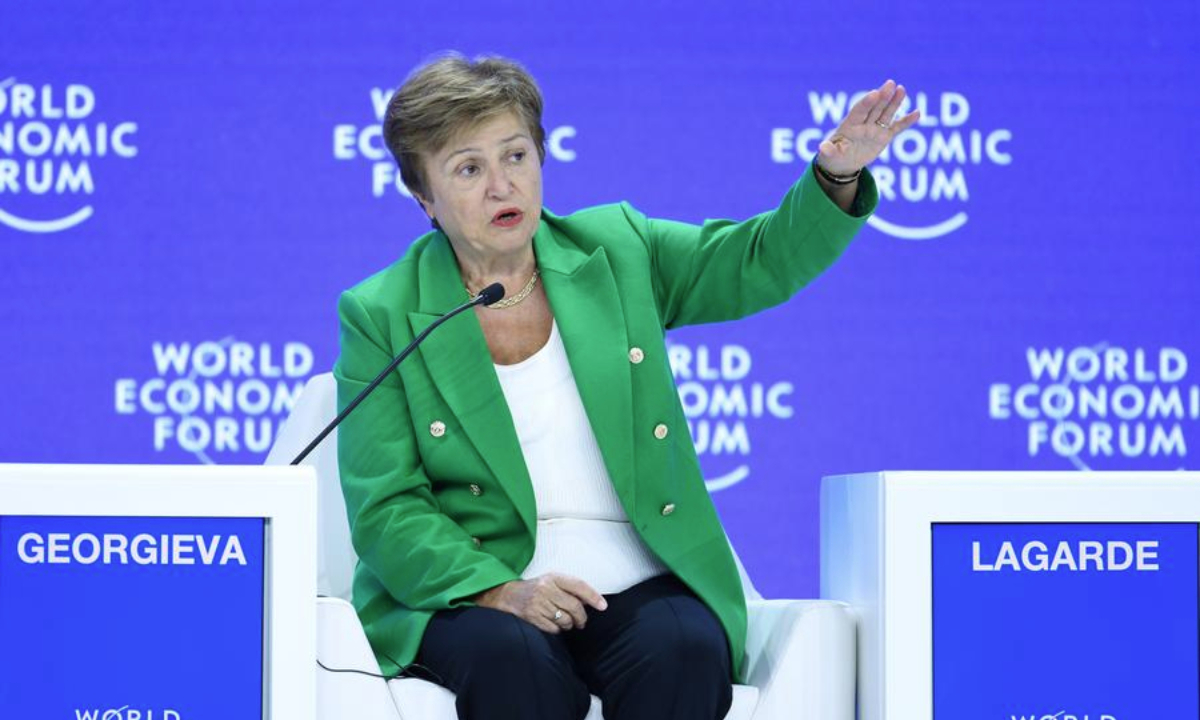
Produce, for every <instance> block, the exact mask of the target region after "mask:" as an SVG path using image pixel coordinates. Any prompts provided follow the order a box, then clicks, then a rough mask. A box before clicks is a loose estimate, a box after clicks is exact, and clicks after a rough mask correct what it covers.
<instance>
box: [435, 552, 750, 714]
mask: <svg viewBox="0 0 1200 720" xmlns="http://www.w3.org/2000/svg"><path fill="white" fill-rule="evenodd" d="M605 598H606V599H607V600H608V609H607V610H605V611H604V612H599V611H597V610H593V609H591V608H588V620H587V625H586V626H585V627H584V628H583V629H582V630H568V631H566V632H563V633H560V634H558V635H550V634H548V633H544V632H542V631H541V630H538V629H537V628H536V627H534V626H533V625H530V624H529V623H527V622H525V621H524V620H521V619H520V618H518V617H516V616H515V615H510V614H509V613H506V612H502V611H500V610H492V609H490V608H481V607H469V608H458V609H454V610H446V611H442V612H439V613H437V614H435V615H434V616H433V619H432V620H431V621H430V623H429V627H428V628H427V629H426V630H425V636H424V638H423V639H422V641H421V649H420V652H419V653H418V654H417V663H419V664H420V665H421V666H423V667H424V668H425V669H427V670H428V671H429V672H430V673H431V674H432V676H431V679H433V680H434V681H436V682H438V683H440V684H442V685H444V686H445V687H447V688H449V689H450V690H452V691H454V693H455V694H456V695H457V696H458V702H457V707H458V717H459V718H460V720H509V719H510V718H511V720H582V718H583V717H584V716H585V715H587V712H588V706H589V703H590V699H589V698H588V695H589V694H595V695H596V696H597V697H599V698H600V700H601V702H602V703H603V706H604V717H605V718H606V720H640V719H642V718H645V719H646V720H650V719H653V720H672V719H678V720H684V719H685V718H686V720H722V718H724V717H725V714H726V713H727V712H729V706H730V704H731V703H732V702H733V686H732V684H731V680H730V677H731V675H730V668H729V663H730V660H729V643H728V641H727V640H726V638H725V632H724V630H723V629H722V628H721V624H720V623H719V622H718V621H717V618H716V616H715V615H713V613H712V611H711V610H709V609H708V607H707V606H705V605H704V603H702V602H700V600H699V599H698V598H697V597H696V596H695V594H693V593H692V591H691V590H689V589H688V588H687V586H685V585H684V584H683V583H682V582H680V581H679V580H678V579H676V578H675V577H674V576H673V575H660V576H659V577H656V578H652V579H650V580H647V581H645V582H643V583H640V584H638V585H635V586H633V587H631V588H629V589H628V590H626V591H624V592H621V593H617V594H614V595H606V596H605Z"/></svg>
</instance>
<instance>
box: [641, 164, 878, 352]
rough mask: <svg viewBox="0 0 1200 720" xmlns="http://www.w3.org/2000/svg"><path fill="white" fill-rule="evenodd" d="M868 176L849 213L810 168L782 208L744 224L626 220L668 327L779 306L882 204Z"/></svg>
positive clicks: (824, 265)
mask: <svg viewBox="0 0 1200 720" xmlns="http://www.w3.org/2000/svg"><path fill="white" fill-rule="evenodd" d="M878 199H879V196H878V192H877V190H876V187H875V181H874V179H873V178H872V177H871V175H870V173H869V172H867V171H866V170H864V171H863V174H862V176H861V178H860V180H859V189H858V195H857V197H856V198H855V201H854V205H853V207H852V208H851V211H850V212H849V213H846V212H843V211H842V209H841V208H839V207H838V206H837V205H835V204H834V203H833V201H831V200H830V199H829V197H828V196H827V195H826V194H825V191H824V190H823V189H822V188H821V186H820V185H819V184H818V183H817V180H816V178H815V177H814V176H813V169H812V165H811V164H810V165H809V166H808V168H807V169H806V170H805V172H804V174H803V175H802V176H801V178H800V179H799V180H798V181H797V182H796V184H795V185H793V186H792V187H791V189H790V190H789V191H788V192H787V194H786V195H785V196H784V198H783V201H782V202H781V203H780V204H779V207H777V208H776V209H774V210H771V211H768V212H765V213H762V214H760V215H756V216H754V217H752V218H750V219H748V220H745V221H742V222H733V221H730V220H708V221H705V222H704V224H702V225H690V224H686V223H680V222H674V221H670V220H654V219H647V218H646V217H645V216H643V215H641V214H640V213H638V212H637V211H636V210H634V209H633V208H631V207H629V206H628V205H626V206H624V207H625V211H626V215H627V216H628V218H629V220H630V221H631V222H632V223H633V224H634V226H635V228H637V230H638V232H639V234H640V235H641V236H642V239H643V240H644V241H645V242H646V245H647V248H648V250H649V253H650V262H651V266H652V274H653V282H654V293H655V299H656V301H657V303H658V309H659V313H660V314H659V317H660V318H662V320H663V325H664V326H665V327H666V328H667V329H670V328H674V327H680V326H683V325H695V324H700V323H711V322H721V321H725V320H734V319H737V318H741V317H745V316H747V315H751V314H753V313H756V312H758V311H760V310H764V309H766V308H769V307H772V306H774V305H778V304H780V303H782V302H784V301H786V300H787V299H788V298H790V297H791V296H792V295H793V294H795V293H796V291H798V290H799V289H800V288H802V287H804V286H805V285H807V284H808V283H809V282H811V281H812V280H813V279H814V278H815V277H817V276H818V275H820V274H821V273H822V272H823V271H824V270H825V269H826V268H827V267H829V266H830V265H832V264H833V262H834V260H836V259H837V258H838V257H839V256H840V255H841V254H842V252H843V251H844V250H845V249H846V247H847V246H848V245H849V244H850V241H851V240H852V239H853V238H854V235H855V233H857V232H858V230H859V228H861V227H862V226H863V224H864V223H865V222H866V220H867V217H868V216H869V215H870V213H871V212H873V211H874V209H875V206H876V204H877V203H878Z"/></svg>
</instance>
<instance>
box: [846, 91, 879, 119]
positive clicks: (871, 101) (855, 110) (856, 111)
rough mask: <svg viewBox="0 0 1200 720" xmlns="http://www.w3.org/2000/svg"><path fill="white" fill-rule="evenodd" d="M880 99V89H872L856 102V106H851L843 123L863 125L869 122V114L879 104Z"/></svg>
mask: <svg viewBox="0 0 1200 720" xmlns="http://www.w3.org/2000/svg"><path fill="white" fill-rule="evenodd" d="M879 99H880V96H879V91H878V90H872V91H871V92H869V93H867V94H866V95H864V96H863V97H862V98H861V99H860V100H859V101H858V102H856V103H854V107H852V108H850V112H848V113H846V119H845V120H843V121H842V124H844V125H845V124H849V125H862V124H863V123H865V122H867V115H868V114H870V112H871V111H872V110H874V109H875V106H876V105H878V104H879Z"/></svg>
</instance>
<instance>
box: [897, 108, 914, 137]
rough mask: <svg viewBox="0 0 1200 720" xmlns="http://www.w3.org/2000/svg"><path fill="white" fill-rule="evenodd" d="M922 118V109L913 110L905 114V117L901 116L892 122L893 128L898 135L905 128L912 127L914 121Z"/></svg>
mask: <svg viewBox="0 0 1200 720" xmlns="http://www.w3.org/2000/svg"><path fill="white" fill-rule="evenodd" d="M920 118H921V111H920V110H913V111H912V112H910V113H909V114H907V115H905V116H904V117H902V118H900V119H899V120H897V121H896V122H894V123H892V130H893V131H894V132H895V133H896V134H897V135H899V134H900V133H902V132H904V131H905V130H907V129H909V128H910V127H912V125H913V123H915V122H916V121H917V120H919V119H920Z"/></svg>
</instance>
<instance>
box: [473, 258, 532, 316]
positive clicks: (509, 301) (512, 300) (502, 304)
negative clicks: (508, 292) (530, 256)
mask: <svg viewBox="0 0 1200 720" xmlns="http://www.w3.org/2000/svg"><path fill="white" fill-rule="evenodd" d="M537 279H538V269H537V268H536V267H535V268H534V269H533V275H530V276H529V282H527V283H525V287H523V288H521V292H519V293H517V294H516V295H513V296H512V297H506V298H504V299H503V300H501V301H499V302H496V303H493V304H491V305H488V306H486V307H487V308H488V309H489V310H503V309H505V308H510V307H512V306H513V305H518V304H520V303H521V301H522V300H524V299H525V298H527V297H529V294H530V293H531V292H533V287H534V286H535V285H537ZM463 288H465V289H466V291H467V297H469V298H473V297H475V296H477V295H478V294H479V293H473V292H471V288H469V287H467V286H466V285H463Z"/></svg>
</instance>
